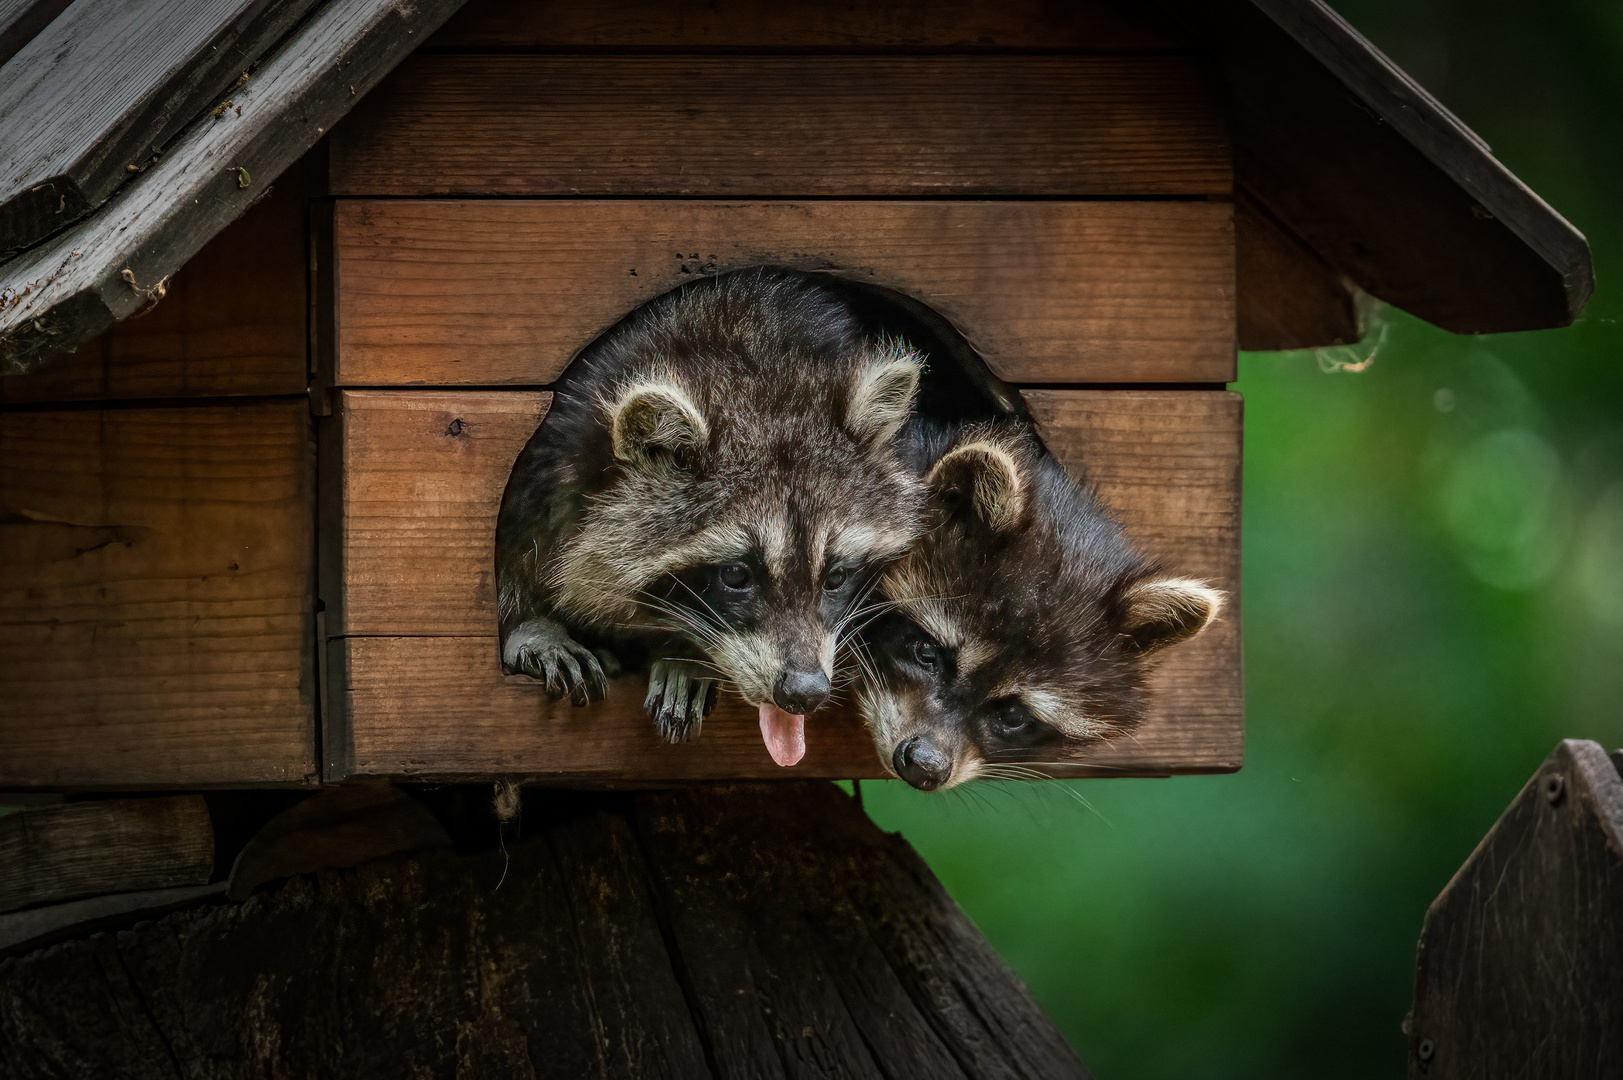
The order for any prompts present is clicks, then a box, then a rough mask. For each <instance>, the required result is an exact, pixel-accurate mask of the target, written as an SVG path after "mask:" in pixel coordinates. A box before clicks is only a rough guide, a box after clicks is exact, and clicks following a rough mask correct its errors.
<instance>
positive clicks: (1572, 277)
mask: <svg viewBox="0 0 1623 1080" xmlns="http://www.w3.org/2000/svg"><path fill="white" fill-rule="evenodd" d="M164 2H165V3H166V4H167V5H169V6H171V7H173V8H174V10H176V11H177V12H181V11H194V10H195V11H201V10H203V7H206V5H202V6H200V5H198V4H197V3H195V2H191V3H188V2H187V0H164ZM1158 3H1159V6H1160V7H1161V8H1162V9H1163V10H1164V11H1165V12H1166V14H1167V15H1168V16H1170V17H1171V19H1172V20H1173V21H1175V22H1176V23H1177V24H1178V25H1179V26H1180V27H1181V28H1182V29H1183V30H1184V32H1186V33H1187V34H1188V35H1189V37H1190V38H1191V39H1192V40H1193V41H1194V43H1195V45H1196V47H1197V48H1198V49H1199V50H1201V51H1203V52H1205V53H1207V54H1209V55H1210V56H1211V57H1212V58H1213V60H1214V61H1215V63H1216V65H1217V68H1218V70H1219V72H1220V73H1221V75H1222V76H1223V78H1224V80H1225V81H1226V83H1227V86H1228V92H1229V94H1230V101H1231V120H1232V126H1233V138H1234V148H1235V169H1236V179H1237V196H1238V198H1239V199H1240V200H1241V201H1242V203H1254V204H1255V205H1256V206H1258V207H1261V208H1262V209H1263V210H1264V211H1265V212H1266V214H1267V215H1269V216H1270V217H1271V218H1272V220H1273V221H1274V222H1276V223H1278V224H1279V225H1282V226H1283V227H1284V229H1285V230H1287V231H1288V232H1289V233H1290V234H1292V235H1293V236H1294V238H1295V239H1296V240H1299V241H1301V242H1302V243H1303V244H1305V245H1306V246H1307V247H1308V248H1311V249H1312V251H1314V252H1315V253H1317V255H1318V256H1319V257H1321V258H1322V259H1323V260H1324V261H1325V262H1326V263H1327V264H1328V266H1329V268H1330V269H1331V270H1332V271H1334V272H1336V273H1339V274H1341V275H1342V276H1344V277H1345V278H1346V279H1347V280H1348V281H1350V282H1351V283H1352V284H1353V285H1356V286H1357V287H1359V288H1361V289H1363V290H1364V291H1366V292H1368V293H1370V294H1372V295H1374V296H1377V297H1379V298H1380V299H1382V300H1385V301H1388V302H1389V303H1392V304H1394V305H1396V306H1398V307H1401V308H1404V309H1405V310H1407V311H1410V312H1412V313H1414V314H1415V315H1418V316H1420V317H1421V318H1424V319H1427V320H1429V321H1431V322H1433V323H1436V324H1437V325H1439V326H1442V327H1444V328H1446V329H1449V330H1453V331H1456V332H1461V333H1488V332H1500V331H1510V330H1532V329H1540V328H1545V327H1552V326H1562V325H1566V324H1568V323H1570V322H1571V321H1572V319H1573V318H1574V317H1575V316H1576V315H1577V313H1578V312H1579V311H1580V310H1581V309H1582V308H1583V305H1584V303H1585V302H1586V301H1587V299H1588V297H1589V294H1590V292H1591V291H1592V289H1593V271H1592V268H1591V264H1590V256H1589V249H1588V245H1587V242H1586V241H1585V240H1584V238H1583V236H1582V234H1580V233H1579V232H1578V231H1577V230H1576V229H1574V228H1573V227H1572V226H1571V225H1570V224H1568V223H1567V222H1566V221H1565V220H1564V219H1563V218H1562V217H1561V216H1560V215H1559V214H1557V213H1556V212H1555V211H1554V210H1552V209H1551V208H1550V207H1549V206H1548V205H1547V204H1545V203H1544V202H1543V201H1542V200H1541V199H1539V197H1538V196H1537V195H1536V194H1534V193H1533V192H1532V191H1531V190H1529V189H1528V188H1527V187H1526V185H1524V184H1522V183H1521V182H1520V181H1519V180H1518V179H1517V178H1516V177H1515V176H1514V175H1513V174H1512V173H1511V172H1510V171H1509V170H1508V169H1506V168H1505V167H1504V166H1503V165H1501V164H1500V163H1499V162H1498V161H1497V160H1496V159H1495V158H1494V157H1493V155H1492V153H1491V151H1490V150H1489V148H1488V147H1487V145H1486V144H1485V143H1484V142H1483V141H1482V140H1481V139H1479V138H1478V137H1477V136H1476V135H1475V134H1473V133H1472V132H1471V131H1470V130H1469V129H1468V128H1466V127H1465V126H1464V125H1463V124H1461V123H1460V122H1459V121H1458V120H1457V119H1456V118H1454V117H1453V116H1452V115H1451V114H1450V113H1449V112H1448V110H1447V109H1445V108H1443V107H1442V106H1441V105H1440V104H1439V103H1438V102H1436V101H1435V100H1434V99H1433V98H1431V97H1430V96H1429V95H1428V94H1427V93H1426V92H1425V91H1424V90H1423V89H1422V88H1421V87H1420V86H1418V85H1417V84H1416V83H1415V82H1414V81H1413V80H1412V79H1410V78H1409V77H1408V76H1407V75H1405V74H1404V73H1403V72H1402V71H1401V70H1400V69H1398V68H1397V67H1396V66H1395V65H1394V64H1392V63H1391V61H1390V60H1388V59H1387V58H1386V57H1385V56H1383V55H1382V54H1381V53H1380V51H1379V50H1377V49H1376V48H1375V47H1374V46H1373V45H1371V44H1370V43H1369V42H1368V41H1367V40H1365V39H1364V38H1363V37H1362V36H1360V35H1359V34H1358V32H1357V31H1355V30H1354V29H1353V28H1352V27H1351V26H1349V25H1348V24H1347V23H1346V22H1345V21H1344V20H1342V19H1341V18H1340V17H1339V16H1338V15H1336V14H1335V12H1333V11H1332V10H1331V9H1330V8H1329V7H1328V6H1327V5H1326V4H1324V3H1323V2H1322V0H1158ZM98 6H101V7H108V8H109V9H110V7H111V5H110V4H109V3H108V0H74V2H73V3H71V4H67V5H66V6H65V7H64V5H63V4H62V3H61V2H60V0H32V2H29V0H22V2H20V3H16V4H12V5H6V7H5V9H4V10H0V47H3V48H5V49H9V50H11V51H12V53H13V55H12V56H11V57H9V58H7V57H6V56H5V54H4V53H3V52H0V60H5V59H9V60H12V61H15V60H18V59H19V58H25V57H27V56H28V55H30V46H32V45H33V44H34V41H33V40H32V39H33V38H34V37H40V38H43V37H47V36H49V35H50V34H51V33H52V32H53V28H54V29H55V30H57V31H60V30H61V28H62V27H63V26H64V25H65V20H74V19H78V20H80V21H81V24H82V25H87V26H89V25H93V24H94V20H89V19H87V18H86V13H87V11H89V10H90V9H92V8H96V7H98ZM239 6H240V7H241V9H242V10H241V12H240V13H239V17H238V21H237V22H236V23H233V24H231V25H232V26H234V27H236V28H237V29H236V30H235V31H233V32H234V33H240V35H241V36H242V40H243V41H245V42H250V43H251V45H250V48H251V49H253V50H263V54H262V55H261V54H260V53H259V52H255V53H254V55H255V56H256V57H257V59H256V60H254V61H253V62H254V63H256V64H257V66H255V67H254V68H253V71H252V76H251V77H250V78H249V79H248V80H247V81H246V82H242V83H240V84H238V85H237V86H236V88H235V89H231V88H230V87H229V86H228V87H225V88H223V89H231V100H232V105H231V108H230V110H229V112H228V113H227V114H222V115H220V116H218V117H216V116H212V115H210V114H211V113H212V112H213V111H214V109H213V105H214V101H215V97H217V96H218V95H219V93H221V92H222V88H220V87H216V86H215V85H214V84H215V83H216V82H218V81H219V80H218V74H219V73H218V72H215V71H214V68H213V67H210V66H209V64H210V60H209V56H210V54H211V53H212V52H214V51H216V50H215V49H214V48H213V46H210V47H209V48H206V49H205V48H202V47H201V46H199V47H197V49H196V58H195V59H194V60H193V61H191V62H190V64H191V66H190V67H189V66H188V64H187V63H183V62H172V63H169V64H167V65H158V66H157V67H155V69H154V71H153V72H152V73H151V74H150V78H151V79H153V80H154V85H157V84H158V83H159V82H161V81H162V80H169V82H167V83H163V85H166V86H167V85H171V84H173V85H176V86H183V87H185V88H186V95H190V96H186V95H183V97H185V101H186V103H187V109H188V110H191V109H195V108H196V107H197V106H196V101H197V100H204V99H206V104H205V106H204V107H203V111H202V112H201V114H200V115H197V116H196V117H195V118H194V119H193V120H191V122H190V123H189V125H181V124H177V122H176V116H175V115H171V114H169V113H164V114H163V115H161V116H157V118H156V119H154V116H155V115H156V114H154V113H153V111H152V110H151V109H145V110H143V109H139V108H134V109H130V110H126V111H125V112H124V113H121V114H120V115H119V116H118V117H116V118H114V119H112V120H110V121H108V122H107V124H106V130H105V131H104V132H103V134H101V135H99V136H98V138H99V139H101V140H103V141H104V142H105V143H106V145H108V146H112V145H114V144H118V145H123V144H125V143H131V139H132V138H133V139H134V143H131V145H134V144H135V143H141V144H142V145H145V143H143V142H142V140H143V139H148V136H149V135H150V134H152V132H156V133H157V135H158V136H159V137H162V138H165V139H168V140H169V141H168V145H166V146H164V147H163V149H162V153H161V154H159V155H157V156H156V160H144V161H143V163H142V164H141V165H140V166H139V167H138V168H137V169H134V170H129V171H130V175H129V177H128V178H127V179H124V180H122V181H121V182H118V183H110V182H107V181H106V177H105V175H103V176H102V180H101V181H98V184H99V186H97V184H90V185H88V186H86V187H85V189H84V190H85V191H86V192H88V194H87V195H86V196H85V198H84V199H83V205H80V206H77V207H76V208H75V213H76V214H79V215H81V216H80V217H79V219H78V220H77V221H76V222H74V223H73V224H72V225H70V226H68V227H67V228H65V229H62V230H61V231H59V232H57V233H55V235H53V236H50V237H48V238H45V239H42V240H37V241H34V242H33V246H32V247H29V248H28V249H27V250H24V251H22V252H21V253H20V254H17V255H14V256H12V257H10V258H9V259H8V260H7V261H5V262H3V263H0V368H3V369H5V370H9V371H22V370H26V369H28V368H31V367H33V366H34V365H36V364H38V363H39V362H41V361H42V360H44V359H45V358H47V357H49V356H50V355H53V354H55V353H59V352H65V351H71V350H73V349H75V348H77V347H78V346H79V345H80V344H82V343H83V342H85V341H86V340H88V339H89V338H91V337H93V336H94V335H96V334H98V333H100V332H102V331H103V330H105V329H107V328H108V327H110V326H111V325H113V324H114V323H115V322H117V321H118V320H120V319H123V318H126V317H128V316H130V315H132V314H134V313H136V312H138V311H140V310H142V309H143V308H144V307H146V306H147V305H149V304H151V303H153V302H155V301H156V299H157V298H159V297H161V295H162V293H163V288H164V286H163V283H164V282H165V281H166V280H167V279H168V277H169V276H170V275H171V274H173V273H174V272H175V271H176V270H178V269H179V268H180V267H181V266H182V265H183V264H184V263H185V262H186V260H187V259H189V258H190V257H191V256H192V255H193V254H194V253H195V252H196V251H197V250H198V249H199V248H200V247H201V246H202V245H203V244H204V243H205V242H206V241H207V240H209V239H210V238H211V237H213V236H214V235H215V234H216V233H218V232H219V231H220V229H222V228H223V227H224V226H225V225H226V224H228V223H229V222H230V221H232V220H233V219H235V218H236V217H237V216H238V215H239V214H241V213H242V211H243V210H244V209H246V208H247V207H248V206H249V205H250V204H251V203H252V202H253V201H255V200H256V199H257V198H259V197H260V196H261V195H262V194H263V193H264V192H265V190H266V188H267V187H268V185H269V184H270V182H271V181H272V180H274V179H275V178H276V177H277V176H278V175H279V174H280V173H281V171H282V170H283V169H284V168H286V167H287V166H288V165H289V164H291V163H292V162H293V161H294V160H295V159H296V158H297V157H298V156H299V155H300V154H302V153H304V152H305V151H306V150H308V149H309V148H310V147H311V146H312V145H314V143H315V142H316V141H317V140H318V139H320V138H321V137H322V136H323V135H324V134H325V132H326V131H328V130H330V129H331V127H332V125H333V124H334V123H335V122H336V121H337V120H338V119H339V118H340V117H341V116H343V115H344V113H345V112H347V111H348V109H349V108H350V106H351V105H353V104H354V103H355V102H356V101H358V100H359V99H360V97H361V96H363V95H364V94H365V93H366V92H367V91H368V90H370V89H371V88H372V87H373V86H374V85H375V84H376V83H377V82H378V80H380V79H381V78H382V77H383V76H384V75H385V74H387V73H388V72H389V71H390V70H391V69H392V68H393V67H394V66H395V65H396V64H398V63H399V62H400V61H401V60H403V59H404V58H405V57H406V56H407V55H408V54H409V53H410V52H412V51H413V50H414V49H415V48H416V47H417V46H418V45H420V44H421V43H422V42H423V41H424V40H425V38H426V37H427V36H428V34H429V33H430V32H431V31H433V30H434V29H436V28H437V27H438V26H439V25H440V24H441V23H443V22H444V21H445V19H446V18H448V17H449V16H450V14H451V13H452V12H453V11H454V10H455V9H456V8H457V7H458V6H460V0H329V2H328V3H326V4H325V5H321V6H317V7H315V8H314V10H313V12H309V11H308V10H307V9H308V7H309V5H308V4H304V5H301V4H300V3H298V2H296V0H282V2H281V3H269V4H267V3H264V2H259V0H245V2H244V3H242V4H240V5H239ZM47 16H49V18H47ZM295 17H302V21H301V22H298V23H297V24H296V25H293V20H294V18H295ZM288 25H292V29H291V30H289V31H287V32H286V33H285V34H284V35H283V36H282V37H280V39H279V40H276V41H274V42H273V41H271V40H270V39H271V37H272V36H273V33H279V32H280V30H281V28H285V27H286V26H288ZM267 28H268V29H267ZM25 35H27V38H26V39H25ZM198 40H201V41H203V42H204V43H205V44H207V43H208V42H211V41H213V40H214V39H213V38H209V37H207V35H200V36H199V37H198ZM33 51H34V52H38V51H39V50H38V49H37V48H36V49H34V50H33ZM247 59H248V58H247V57H246V56H245V57H244V60H245V61H246V60H247ZM9 66H10V65H9V63H8V64H7V65H5V66H3V67H0V85H3V84H4V76H5V73H6V67H9ZM217 66H218V65H217V64H216V65H215V67H217ZM236 66H238V65H232V69H233V70H234V69H235V67H236ZM194 69H195V70H194ZM205 69H206V70H205ZM76 74H77V75H78V76H79V77H80V78H82V79H84V80H86V81H94V79H95V78H96V76H97V75H98V74H100V72H99V70H92V71H86V72H77V73H76ZM194 76H196V77H194ZM204 76H206V77H204ZM149 89H150V88H149ZM205 91H206V92H207V93H205ZM199 95H202V97H199ZM135 96H136V97H137V98H139V97H140V95H139V94H137V95H135ZM160 96H161V95H160ZM149 99H152V95H151V94H148V95H147V97H146V98H142V99H141V100H149ZM239 109H240V113H239V111H238V110H239ZM161 111H162V110H160V112H161ZM180 119H181V120H184V115H181V117H180ZM81 121H82V118H75V117H72V116H66V115H65V116H63V117H60V118H57V117H45V118H43V119H41V120H40V121H39V122H40V123H45V124H53V125H60V127H61V128H62V129H63V130H62V134H63V135H64V137H66V136H67V135H69V134H73V133H74V132H73V130H70V129H75V125H78V127H79V128H82V127H83V124H82V122H81ZM142 124H145V125H147V127H148V128H150V129H151V130H150V131H149V130H147V129H142V130H140V131H137V130H135V128H137V127H139V126H140V125H142ZM154 124H156V125H157V126H156V127H153V125H154ZM132 125H134V126H132ZM176 130H178V134H175V133H174V132H175V131H176ZM53 134H56V132H55V131H54V130H53ZM78 134H80V135H82V134H83V132H82V131H79V132H78ZM148 141H150V139H148ZM94 149H95V146H91V147H90V148H89V150H94ZM87 152H88V151H87ZM91 156H92V157H94V156H95V155H94V154H91ZM125 168H126V169H127V170H128V169H129V167H128V166H125ZM16 175H21V173H19V174H16ZM12 178H13V177H8V178H7V179H12ZM36 194H37V193H36Z"/></svg>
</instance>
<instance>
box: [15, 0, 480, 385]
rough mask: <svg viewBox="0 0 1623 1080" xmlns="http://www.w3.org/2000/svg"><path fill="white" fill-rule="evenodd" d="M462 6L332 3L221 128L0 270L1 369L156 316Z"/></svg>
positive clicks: (195, 129)
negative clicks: (208, 255) (185, 278)
mask: <svg viewBox="0 0 1623 1080" xmlns="http://www.w3.org/2000/svg"><path fill="white" fill-rule="evenodd" d="M457 3H458V0H410V2H409V3H408V0H329V2H328V3H326V4H324V5H322V6H321V7H320V9H319V10H317V11H316V12H315V13H314V14H313V15H312V16H311V17H310V18H308V19H306V20H304V22H302V23H301V24H300V25H299V26H298V27H297V28H296V29H295V30H294V31H293V32H292V33H290V34H289V35H288V36H287V37H285V38H284V39H283V40H282V41H281V42H280V43H279V44H278V46H277V47H276V49H275V50H274V51H273V52H272V53H270V54H269V55H268V56H266V57H265V59H264V60H263V61H262V62H261V63H260V65H259V67H257V68H255V69H254V72H253V76H252V78H250V79H249V81H248V82H247V83H246V84H244V85H243V86H242V87H240V88H239V89H236V90H233V91H232V101H233V102H234V105H233V107H232V108H231V109H230V110H229V112H227V113H222V114H221V117H220V120H219V122H218V123H215V122H213V121H212V118H211V121H210V122H209V123H199V124H194V125H192V126H191V127H189V128H187V129H185V130H184V131H182V132H181V134H180V135H179V136H177V137H176V138H175V139H174V140H173V142H172V144H171V145H170V146H169V147H168V149H166V150H165V151H164V153H163V155H162V156H161V157H160V159H159V160H158V162H157V163H155V164H153V165H152V167H151V168H149V169H147V170H146V172H144V173H142V174H141V175H140V176H138V177H136V178H135V179H134V180H133V181H131V182H130V183H128V184H126V185H125V186H124V187H122V188H121V189H119V191H118V192H117V193H116V194H114V195H113V196H112V197H111V198H110V199H108V201H107V202H106V203H105V204H104V205H103V206H102V208H101V209H100V210H98V211H97V212H96V213H95V214H94V215H92V216H91V217H90V218H88V219H87V220H85V221H83V222H81V223H79V224H76V225H74V226H73V227H71V228H69V229H66V230H64V231H63V232H62V233H61V234H59V235H57V236H55V237H53V238H52V239H49V240H46V241H45V242H43V243H41V244H39V245H37V246H36V247H34V248H32V249H30V250H29V251H26V252H24V253H23V254H21V255H18V256H17V257H15V258H13V259H11V260H10V261H8V262H6V263H4V264H0V370H12V371H21V370H27V369H28V368H31V367H33V366H35V365H37V364H38V363H40V362H41V361H42V360H44V359H45V358H46V357H49V356H53V355H56V354H58V353H62V352H67V351H71V350H73V349H75V348H78V347H79V346H80V345H81V344H83V343H84V342H86V341H88V340H90V339H91V338H93V337H95V336H96V335H97V334H99V333H101V332H103V331H104V330H106V329H108V328H109V327H111V326H112V325H113V323H115V322H117V321H119V320H120V319H124V318H127V317H129V316H130V315H133V314H134V313H135V312H137V311H140V310H141V309H142V308H144V307H146V306H148V305H149V304H150V302H151V299H152V296H153V295H154V293H155V292H156V290H157V286H158V285H159V283H161V282H163V281H164V280H165V279H167V278H168V277H169V276H170V275H171V274H173V273H175V271H177V270H179V269H180V268H181V266H182V265H184V264H185V262H186V260H187V259H189V258H191V257H192V256H193V255H195V254H196V253H197V251H198V250H199V249H200V248H201V247H202V246H203V245H204V244H205V243H207V242H208V241H209V240H211V239H213V237H214V236H215V235H216V234H217V233H219V231H220V230H221V229H223V228H225V226H226V225H228V224H230V223H231V222H232V221H234V220H236V219H237V218H238V217H239V216H241V214H242V212H243V211H244V210H246V209H247V208H248V207H249V206H250V205H252V204H253V203H254V202H255V201H256V200H258V198H259V197H260V196H261V195H263V194H264V193H265V187H266V185H268V184H270V183H271V182H272V181H274V180H275V179H276V178H277V177H278V176H280V175H281V173H282V171H283V170H284V169H286V168H287V167H288V166H289V165H291V164H292V163H293V162H294V161H296V160H297V159H298V158H299V156H300V155H301V154H303V153H304V152H305V151H307V150H309V149H310V147H311V146H313V145H315V143H316V142H317V140H319V139H320V138H321V136H322V134H323V133H324V132H326V131H328V130H331V128H332V126H333V124H334V123H336V122H337V120H338V118H339V117H341V116H343V115H344V114H345V113H346V112H348V111H349V108H350V106H351V105H353V104H354V103H355V102H356V101H358V100H359V98H360V95H364V94H365V93H366V92H367V91H368V90H370V89H371V88H372V86H374V85H375V84H376V82H377V80H378V79H380V78H382V76H383V74H384V72H386V71H388V70H389V69H390V68H392V67H393V66H394V65H395V64H396V63H397V62H398V61H399V59H400V58H401V57H403V56H405V55H406V54H407V53H408V52H410V51H411V49H412V48H413V47H415V46H416V44H417V43H418V42H419V41H420V40H422V36H426V35H427V34H428V33H429V32H430V31H432V30H434V29H436V28H438V27H439V25H440V23H442V22H443V21H444V20H445V18H446V17H447V16H448V15H450V13H451V11H453V10H454V9H455V8H456V6H457ZM134 6H135V7H140V6H141V5H139V4H136V5H134ZM414 31H415V33H414ZM8 67H9V65H8ZM238 107H240V108H241V109H242V112H241V113H240V114H239V113H238V112H237V108H238ZM126 275H127V276H126ZM131 277H133V278H134V279H135V280H134V282H133V283H132V282H131V281H130V278H131Z"/></svg>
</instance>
